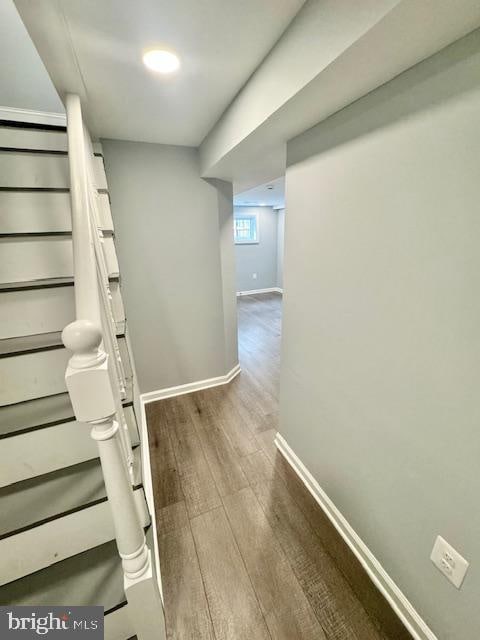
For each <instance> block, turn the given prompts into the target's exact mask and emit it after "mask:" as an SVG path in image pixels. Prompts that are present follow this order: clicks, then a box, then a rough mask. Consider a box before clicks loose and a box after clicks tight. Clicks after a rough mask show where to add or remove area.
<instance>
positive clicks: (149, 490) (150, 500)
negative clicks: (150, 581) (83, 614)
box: [139, 396, 164, 602]
mask: <svg viewBox="0 0 480 640" xmlns="http://www.w3.org/2000/svg"><path fill="white" fill-rule="evenodd" d="M139 429H140V443H141V444H140V451H141V455H142V482H143V491H144V493H145V500H146V501H147V507H148V512H149V514H150V521H151V525H152V534H153V536H152V537H153V549H152V551H153V559H154V563H155V574H156V578H157V584H158V590H159V591H160V597H161V598H162V602H164V600H163V585H162V571H161V567H160V550H159V548H158V538H157V519H156V517H155V514H156V511H155V501H154V497H153V480H152V465H151V463H150V444H149V441H148V429H147V416H146V415H145V403H144V402H142V400H141V396H140V425H139Z"/></svg>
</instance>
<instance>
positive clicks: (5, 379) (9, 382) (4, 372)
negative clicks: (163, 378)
mask: <svg viewBox="0 0 480 640" xmlns="http://www.w3.org/2000/svg"><path fill="white" fill-rule="evenodd" d="M119 347H120V354H121V358H122V363H123V366H124V369H125V375H126V376H127V377H128V378H131V376H132V371H131V367H130V360H129V357H128V349H127V345H126V342H125V338H120V339H119ZM69 357H70V352H69V351H67V350H66V349H64V348H57V349H51V350H48V351H38V352H35V353H24V354H18V355H14V356H10V357H8V358H0V406H3V405H8V404H14V403H16V402H24V401H25V400H33V399H34V398H42V397H44V396H51V395H54V394H56V393H64V392H65V391H66V386H65V370H66V368H67V363H68V359H69Z"/></svg>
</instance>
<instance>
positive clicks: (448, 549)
mask: <svg viewBox="0 0 480 640" xmlns="http://www.w3.org/2000/svg"><path fill="white" fill-rule="evenodd" d="M430 560H431V561H432V562H433V564H434V565H435V566H436V567H437V569H439V570H440V571H441V572H442V573H443V575H444V576H445V577H446V578H448V580H450V582H451V583H452V584H454V585H455V586H456V587H457V589H460V587H461V586H462V582H463V579H464V578H465V574H466V573H467V569H468V562H467V561H466V560H465V558H463V557H462V556H461V555H460V554H459V553H458V551H455V549H454V548H453V547H452V546H451V545H449V544H448V542H447V541H446V540H444V539H443V538H442V536H437V539H436V540H435V544H434V545H433V549H432V554H431V556H430Z"/></svg>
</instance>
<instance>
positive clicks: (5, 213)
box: [0, 191, 113, 234]
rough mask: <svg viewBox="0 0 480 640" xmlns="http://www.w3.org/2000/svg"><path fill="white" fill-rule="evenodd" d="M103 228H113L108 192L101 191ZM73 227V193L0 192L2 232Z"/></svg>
mask: <svg viewBox="0 0 480 640" xmlns="http://www.w3.org/2000/svg"><path fill="white" fill-rule="evenodd" d="M98 205H99V213H100V218H101V220H100V221H101V225H102V229H103V230H104V231H113V222H112V215H111V212H110V204H109V201H108V194H106V193H99V194H98ZM71 230H72V216H71V211H70V194H69V193H67V192H58V191H0V234H8V233H47V232H52V231H53V232H59V231H71Z"/></svg>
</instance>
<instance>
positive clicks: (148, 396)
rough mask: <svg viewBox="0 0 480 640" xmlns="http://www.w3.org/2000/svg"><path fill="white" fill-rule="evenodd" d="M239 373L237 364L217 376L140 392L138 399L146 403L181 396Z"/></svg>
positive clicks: (223, 382)
mask: <svg viewBox="0 0 480 640" xmlns="http://www.w3.org/2000/svg"><path fill="white" fill-rule="evenodd" d="M239 373H240V365H239V364H237V365H235V366H234V367H233V369H232V370H231V371H229V372H228V373H226V374H225V375H224V376H218V377H217V378H208V379H207V380H197V382H189V383H188V384H181V385H179V386H178V387H168V388H167V389H158V390H157V391H149V392H148V393H142V395H141V396H140V399H141V401H142V404H143V405H145V404H148V403H149V402H155V401H156V400H164V399H165V398H172V397H173V396H182V395H184V394H185V393H192V392H193V391H200V390H201V389H209V388H210V387H218V386H219V385H221V384H228V383H229V382H231V381H232V380H233V379H234V378H235V376H236V375H238V374H239Z"/></svg>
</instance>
